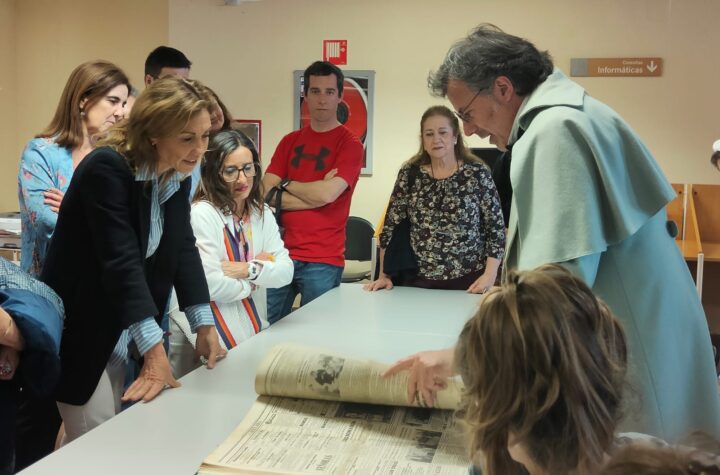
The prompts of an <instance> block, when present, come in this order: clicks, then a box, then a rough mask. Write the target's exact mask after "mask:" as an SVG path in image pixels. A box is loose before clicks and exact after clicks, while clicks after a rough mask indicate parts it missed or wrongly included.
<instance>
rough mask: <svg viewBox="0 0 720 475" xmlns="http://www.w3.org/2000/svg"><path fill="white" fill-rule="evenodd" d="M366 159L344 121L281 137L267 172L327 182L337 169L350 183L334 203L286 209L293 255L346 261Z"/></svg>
mask: <svg viewBox="0 0 720 475" xmlns="http://www.w3.org/2000/svg"><path fill="white" fill-rule="evenodd" d="M362 160H363V145H362V143H360V141H359V140H358V139H357V138H356V137H355V136H354V135H353V134H352V133H351V132H350V131H349V130H348V129H346V128H345V127H344V126H342V125H341V126H339V127H335V128H334V129H332V130H330V131H328V132H315V131H314V130H312V129H311V128H310V127H309V126H308V127H303V128H302V129H300V130H296V131H294V132H291V133H289V134H287V135H286V136H285V137H283V139H282V140H281V141H280V143H279V144H278V146H277V149H275V154H274V155H273V157H272V160H271V161H270V166H269V167H268V169H267V173H272V174H274V175H277V176H279V177H280V178H289V179H291V180H293V181H299V182H310V181H318V180H322V179H323V178H325V175H326V174H327V173H328V172H329V171H330V170H332V169H333V168H337V174H336V175H335V176H336V177H340V178H342V179H343V180H345V182H347V184H348V187H347V188H346V189H345V191H343V192H342V194H341V195H340V196H339V197H338V198H337V199H336V200H335V201H334V202H332V203H330V204H327V205H325V206H321V207H320V208H315V209H309V210H299V211H283V213H282V224H283V226H284V227H285V235H284V236H283V240H284V241H285V247H287V249H288V251H289V252H290V257H291V258H292V259H296V260H299V261H304V262H322V263H324V264H331V265H335V266H341V267H342V266H344V265H345V259H344V254H345V225H346V223H347V218H348V215H349V214H350V201H351V199H352V194H353V191H354V190H355V185H356V184H357V181H358V178H359V177H360V168H361V167H362Z"/></svg>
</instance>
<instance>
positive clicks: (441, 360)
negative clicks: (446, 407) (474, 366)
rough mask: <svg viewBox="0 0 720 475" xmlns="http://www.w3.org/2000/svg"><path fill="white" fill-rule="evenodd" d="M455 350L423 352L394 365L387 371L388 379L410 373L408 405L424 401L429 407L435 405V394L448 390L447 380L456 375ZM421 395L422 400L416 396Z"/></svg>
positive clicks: (385, 375) (386, 376) (384, 375)
mask: <svg viewBox="0 0 720 475" xmlns="http://www.w3.org/2000/svg"><path fill="white" fill-rule="evenodd" d="M454 359H455V348H446V349H444V350H437V351H421V352H420V353H415V354H414V355H411V356H408V357H407V358H403V359H401V360H399V361H397V362H396V363H394V364H393V365H392V366H390V368H388V369H387V371H385V373H384V374H383V377H385V378H388V377H390V376H392V375H394V374H397V373H399V372H400V371H404V370H408V371H410V376H409V378H408V387H407V397H408V403H411V404H412V403H413V402H414V401H415V400H416V399H420V400H424V401H425V402H427V404H428V406H430V407H432V406H434V405H435V393H436V392H437V391H439V390H442V389H446V388H447V385H448V383H447V380H448V378H449V377H451V376H453V375H454V374H455V373H456V370H455V362H454ZM418 393H419V395H420V398H417V397H416V395H417V394H418Z"/></svg>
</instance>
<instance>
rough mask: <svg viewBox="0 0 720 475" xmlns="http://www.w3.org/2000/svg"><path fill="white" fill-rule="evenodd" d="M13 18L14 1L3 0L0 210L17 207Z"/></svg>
mask: <svg viewBox="0 0 720 475" xmlns="http://www.w3.org/2000/svg"><path fill="white" fill-rule="evenodd" d="M14 20H15V0H0V111H2V113H0V211H10V210H16V209H17V192H16V190H17V157H13V151H14V149H13V147H12V145H13V144H14V143H15V137H16V135H17V125H16V120H15V119H16V115H17V100H16V99H17V89H16V81H15V74H14V69H15V22H14ZM13 158H14V161H13ZM13 171H14V173H13Z"/></svg>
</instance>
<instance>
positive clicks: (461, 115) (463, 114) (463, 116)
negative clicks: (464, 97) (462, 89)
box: [453, 89, 484, 122]
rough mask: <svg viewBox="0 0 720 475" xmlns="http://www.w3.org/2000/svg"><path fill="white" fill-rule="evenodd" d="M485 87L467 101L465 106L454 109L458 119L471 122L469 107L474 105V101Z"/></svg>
mask: <svg viewBox="0 0 720 475" xmlns="http://www.w3.org/2000/svg"><path fill="white" fill-rule="evenodd" d="M483 90H484V89H481V90H479V91H478V92H476V93H475V95H474V96H473V98H472V99H470V102H468V103H467V105H466V106H465V107H461V108H460V110H457V111H453V112H454V113H455V115H456V116H457V118H458V119H460V120H462V121H463V122H470V121H471V120H472V117H470V116H469V115H468V112H467V110H468V107H470V106H471V105H472V103H473V102H475V99H477V97H478V96H479V95H480V93H481V92H483Z"/></svg>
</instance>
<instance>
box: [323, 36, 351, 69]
mask: <svg viewBox="0 0 720 475" xmlns="http://www.w3.org/2000/svg"><path fill="white" fill-rule="evenodd" d="M323 61H327V62H329V63H332V64H337V65H345V64H347V40H323Z"/></svg>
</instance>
